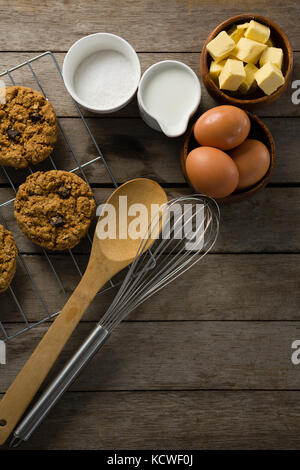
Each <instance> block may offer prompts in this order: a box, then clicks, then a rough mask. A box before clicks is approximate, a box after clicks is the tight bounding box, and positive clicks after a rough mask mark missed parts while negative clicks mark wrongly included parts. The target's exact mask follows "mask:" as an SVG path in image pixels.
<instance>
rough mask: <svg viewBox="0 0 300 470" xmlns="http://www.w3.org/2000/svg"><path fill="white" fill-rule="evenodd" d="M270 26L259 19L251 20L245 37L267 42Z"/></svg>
mask: <svg viewBox="0 0 300 470" xmlns="http://www.w3.org/2000/svg"><path fill="white" fill-rule="evenodd" d="M270 33H271V31H270V28H269V27H268V26H265V25H264V24H261V23H258V22H257V21H254V20H251V21H250V23H249V26H248V28H247V30H246V32H245V38H248V39H252V40H253V41H257V42H262V43H263V44H265V43H266V42H267V40H268V39H269V37H270Z"/></svg>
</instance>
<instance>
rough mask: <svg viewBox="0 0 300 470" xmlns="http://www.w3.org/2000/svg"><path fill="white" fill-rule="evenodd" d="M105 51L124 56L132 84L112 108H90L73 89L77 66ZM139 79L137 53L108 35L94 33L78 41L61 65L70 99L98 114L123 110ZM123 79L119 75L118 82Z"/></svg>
mask: <svg viewBox="0 0 300 470" xmlns="http://www.w3.org/2000/svg"><path fill="white" fill-rule="evenodd" d="M106 50H112V51H115V52H119V53H121V54H122V55H124V56H125V57H126V58H127V60H128V61H130V64H131V66H132V70H133V73H134V80H133V81H134V83H133V85H132V88H131V89H130V90H129V92H128V96H126V97H125V98H123V99H122V101H121V102H118V103H117V104H116V105H115V106H114V107H110V108H108V107H105V108H101V107H97V106H92V105H91V104H90V103H87V102H85V101H84V100H83V99H82V98H80V97H79V96H78V95H77V93H76V91H75V88H74V77H75V74H76V71H77V69H78V67H79V65H80V64H81V63H82V62H83V60H85V59H86V58H87V57H89V56H91V55H92V54H94V53H96V52H100V51H106ZM140 77H141V65H140V61H139V58H138V56H137V53H136V52H135V50H134V49H133V47H132V46H131V45H130V44H129V43H128V42H127V41H125V39H122V38H120V37H119V36H116V35H115V34H110V33H95V34H91V35H89V36H85V37H83V38H81V39H79V40H78V41H77V42H75V43H74V44H73V46H71V48H70V49H69V51H68V52H67V54H66V57H65V60H64V63H63V78H64V82H65V86H66V88H67V90H68V92H69V93H70V95H71V96H72V98H73V99H74V100H75V101H76V102H77V103H79V104H80V105H81V106H83V107H84V108H86V109H88V110H89V111H92V112H94V113H99V114H105V113H112V112H114V111H117V110H118V109H121V108H123V107H124V106H125V105H126V104H127V103H129V101H130V100H131V99H132V98H133V96H134V95H135V93H136V90H137V87H138V84H139V81H140ZM123 78H124V77H122V76H121V75H120V80H122V79H123Z"/></svg>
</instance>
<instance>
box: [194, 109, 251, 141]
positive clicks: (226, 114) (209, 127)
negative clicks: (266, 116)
mask: <svg viewBox="0 0 300 470" xmlns="http://www.w3.org/2000/svg"><path fill="white" fill-rule="evenodd" d="M249 131H250V119H249V117H248V115H247V114H246V113H245V111H243V110H242V109H240V108H237V107H236V106H227V105H224V106H217V107H215V108H211V109H209V110H208V111H206V112H205V113H204V114H202V116H200V117H199V119H198V120H197V122H196V124H195V127H194V136H195V139H196V141H197V142H198V144H200V145H205V146H207V147H216V148H219V149H221V150H229V149H232V148H234V147H237V146H238V145H240V144H241V143H242V142H243V141H244V140H245V139H246V138H247V136H248V134H249Z"/></svg>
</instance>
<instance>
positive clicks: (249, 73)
mask: <svg viewBox="0 0 300 470" xmlns="http://www.w3.org/2000/svg"><path fill="white" fill-rule="evenodd" d="M244 70H245V73H246V78H245V79H244V81H242V83H241V85H240V87H239V91H240V92H241V93H248V92H249V90H250V89H252V90H253V89H254V88H255V87H256V86H257V83H256V81H255V78H254V75H255V73H256V72H257V71H258V68H257V67H256V66H255V65H254V64H246V65H245V67H244Z"/></svg>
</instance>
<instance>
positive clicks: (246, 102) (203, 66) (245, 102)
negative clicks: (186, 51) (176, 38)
mask: <svg viewBox="0 0 300 470" xmlns="http://www.w3.org/2000/svg"><path fill="white" fill-rule="evenodd" d="M251 19H252V20H257V21H260V22H262V23H264V24H266V25H268V26H270V27H271V28H272V29H274V30H275V31H276V33H277V34H279V35H280V36H281V37H282V40H283V42H284V44H285V47H286V49H287V51H288V53H287V71H286V74H285V82H284V84H283V85H282V86H281V87H280V88H278V90H276V91H275V92H274V93H272V95H265V96H261V97H259V98H253V99H246V98H245V99H243V98H235V97H233V96H230V95H228V94H227V93H225V92H224V91H222V90H220V88H218V87H217V85H216V84H215V82H214V81H213V80H212V79H211V77H210V75H209V70H208V63H207V58H208V52H207V49H206V46H207V44H208V43H209V42H210V41H211V40H212V39H213V38H214V37H215V36H216V35H217V34H218V33H219V32H221V31H223V30H224V29H228V27H229V26H230V25H232V23H237V22H240V21H241V22H242V21H247V20H251ZM292 69H293V50H292V47H291V44H290V41H289V39H288V37H287V35H286V34H285V32H284V31H283V30H282V29H281V28H280V26H279V25H278V24H276V23H274V21H272V20H270V19H269V18H267V17H265V16H262V15H257V14H251V13H244V14H241V15H235V16H232V17H230V18H228V19H227V20H225V21H223V22H222V23H220V24H219V25H218V26H217V27H216V28H215V29H214V30H213V31H212V32H211V33H210V34H209V36H208V37H207V39H206V41H205V43H204V45H203V48H202V52H201V56H200V72H201V76H202V78H203V82H204V84H205V86H206V88H208V91H209V87H210V88H211V89H212V91H213V92H214V94H215V95H217V96H219V97H220V98H221V99H222V101H223V102H224V101H226V102H227V103H230V104H233V105H237V106H254V105H256V106H257V105H263V104H268V103H271V102H273V101H275V100H276V99H277V98H278V97H279V96H280V95H281V94H282V93H283V92H284V91H285V90H286V88H287V86H288V83H289V81H290V77H291V74H292Z"/></svg>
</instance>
